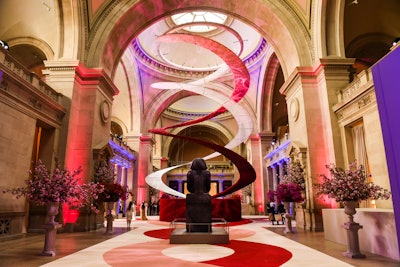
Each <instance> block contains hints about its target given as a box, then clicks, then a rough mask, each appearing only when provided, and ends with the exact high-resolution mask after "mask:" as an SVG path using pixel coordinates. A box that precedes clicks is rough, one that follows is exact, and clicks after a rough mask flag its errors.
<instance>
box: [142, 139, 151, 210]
mask: <svg viewBox="0 0 400 267" xmlns="http://www.w3.org/2000/svg"><path fill="white" fill-rule="evenodd" d="M153 144H154V140H153V138H152V137H151V136H145V135H142V136H141V137H140V145H139V158H138V203H142V201H148V199H146V198H147V196H148V194H147V185H146V181H145V179H146V176H147V175H148V174H149V173H151V172H152V171H153V170H152V167H153V166H152V150H153Z"/></svg>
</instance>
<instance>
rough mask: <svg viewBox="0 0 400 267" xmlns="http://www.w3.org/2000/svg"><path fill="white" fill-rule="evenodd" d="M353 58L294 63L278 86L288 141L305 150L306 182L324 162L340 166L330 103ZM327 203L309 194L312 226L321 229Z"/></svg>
mask: <svg viewBox="0 0 400 267" xmlns="http://www.w3.org/2000/svg"><path fill="white" fill-rule="evenodd" d="M353 61H354V60H352V59H341V58H332V59H331V58H329V59H321V60H320V62H318V63H317V64H316V65H315V66H313V67H298V68H297V69H296V71H295V72H294V73H292V74H291V76H290V77H289V78H288V79H287V81H286V82H285V84H284V85H283V86H282V88H281V89H280V91H281V93H283V94H285V95H286V103H287V105H288V114H289V116H288V119H289V127H290V139H291V142H293V143H296V144H301V146H303V145H304V146H305V147H306V148H307V151H308V155H309V158H308V161H309V162H307V166H308V170H307V171H308V175H309V177H312V179H313V180H312V183H310V184H313V183H317V182H318V178H319V176H318V175H319V174H321V173H324V172H325V171H326V168H325V165H326V164H328V163H336V164H337V165H338V166H343V162H342V160H343V155H342V147H341V139H340V138H341V137H340V129H339V126H338V123H337V119H336V117H335V114H334V112H333V109H332V107H333V105H334V104H336V103H337V96H336V92H337V90H340V89H342V88H343V87H344V86H346V85H347V84H348V83H349V79H350V67H351V65H352V64H353ZM309 190H312V189H309ZM310 196H314V194H310ZM332 201H333V200H332ZM330 206H333V203H330V202H329V201H328V202H324V201H322V200H320V199H317V198H315V197H313V199H312V201H310V212H311V225H312V230H314V231H321V230H323V223H322V212H321V209H323V208H326V207H330Z"/></svg>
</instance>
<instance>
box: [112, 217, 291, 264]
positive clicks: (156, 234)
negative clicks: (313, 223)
mask: <svg viewBox="0 0 400 267" xmlns="http://www.w3.org/2000/svg"><path fill="white" fill-rule="evenodd" d="M237 223H241V224H245V223H251V220H243V221H242V222H237ZM235 224H236V223H235ZM171 231H172V229H171V228H167V229H160V230H152V231H147V232H145V233H144V234H145V235H147V236H150V237H153V238H159V239H163V240H168V239H169V236H170V233H171ZM254 234H255V233H254V232H252V231H246V230H239V229H233V230H232V231H230V234H229V235H230V238H231V240H230V243H229V244H219V245H218V246H222V247H226V248H230V249H232V250H234V251H235V253H234V254H232V255H230V256H227V257H223V258H219V259H215V260H210V261H204V262H202V263H203V264H211V265H214V266H235V267H248V266H252V267H266V266H267V267H275V266H281V265H282V264H284V263H285V262H287V261H288V260H289V259H290V258H291V257H292V253H290V252H289V251H288V250H286V249H283V248H281V247H277V246H272V245H266V244H260V243H254V242H247V241H241V240H232V238H237V239H238V238H244V237H246V236H250V235H254ZM154 245H155V244H154ZM164 245H166V244H164ZM142 248H143V247H142ZM131 249H132V247H131ZM152 249H154V247H153V248H152ZM160 249H161V248H160ZM114 253H115V252H114ZM114 256H115V255H114ZM149 256H150V255H149ZM153 256H155V255H153ZM158 257H159V255H158ZM164 260H165V259H164ZM109 263H110V262H109ZM131 263H133V262H131ZM174 264H177V262H175V260H174Z"/></svg>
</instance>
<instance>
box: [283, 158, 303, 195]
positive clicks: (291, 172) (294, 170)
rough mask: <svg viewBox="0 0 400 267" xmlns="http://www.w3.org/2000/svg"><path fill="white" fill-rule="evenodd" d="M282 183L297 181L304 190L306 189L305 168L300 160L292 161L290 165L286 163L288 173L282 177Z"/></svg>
mask: <svg viewBox="0 0 400 267" xmlns="http://www.w3.org/2000/svg"><path fill="white" fill-rule="evenodd" d="M282 183H285V184H287V183H295V184H298V185H299V186H300V187H301V189H302V190H305V189H306V181H305V178H304V170H303V168H302V166H301V163H300V161H298V160H296V161H292V162H291V163H290V164H289V165H286V174H285V175H284V176H283V178H282Z"/></svg>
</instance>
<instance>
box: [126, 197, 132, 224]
mask: <svg viewBox="0 0 400 267" xmlns="http://www.w3.org/2000/svg"><path fill="white" fill-rule="evenodd" d="M132 217H133V202H132V201H130V202H129V205H128V207H127V208H126V228H127V229H131V222H132Z"/></svg>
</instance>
